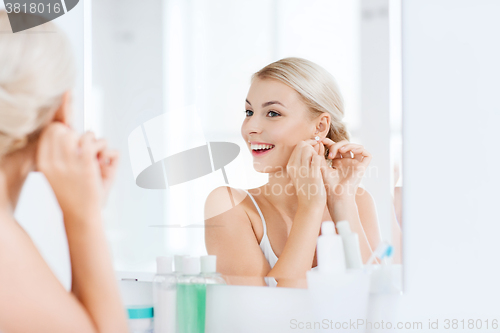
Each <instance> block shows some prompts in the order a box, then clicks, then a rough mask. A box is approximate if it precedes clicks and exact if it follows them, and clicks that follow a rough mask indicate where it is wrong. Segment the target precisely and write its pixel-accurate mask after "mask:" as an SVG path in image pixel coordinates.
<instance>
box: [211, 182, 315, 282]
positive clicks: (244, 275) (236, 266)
mask: <svg viewBox="0 0 500 333" xmlns="http://www.w3.org/2000/svg"><path fill="white" fill-rule="evenodd" d="M228 189H229V190H228ZM245 196H246V194H244V193H240V192H238V191H237V190H235V189H230V188H228V187H219V188H217V189H215V190H214V191H212V193H210V195H209V196H208V198H207V200H206V204H205V216H206V220H205V244H206V247H207V252H208V254H214V255H216V256H217V271H218V272H220V273H222V274H223V275H226V276H228V278H229V279H230V280H231V281H234V283H236V284H244V285H257V286H265V285H266V283H265V281H264V279H263V278H264V277H273V278H275V279H276V280H277V282H278V287H297V286H299V287H304V284H303V283H302V282H303V281H301V280H303V279H305V277H306V275H305V272H306V271H308V270H310V269H311V265H312V261H313V258H314V251H315V249H316V239H317V238H318V234H319V229H320V225H321V218H322V216H323V210H324V205H323V207H321V206H319V205H318V206H317V207H316V206H314V205H311V204H308V205H299V207H298V209H297V213H296V215H295V219H294V222H293V225H292V229H291V231H290V235H289V237H288V240H287V242H286V244H285V247H284V249H283V252H282V253H281V255H280V257H279V259H278V261H277V263H276V265H275V266H274V267H273V269H271V267H270V266H269V263H268V262H267V260H266V258H265V256H264V254H263V253H262V250H261V248H260V246H259V244H258V241H257V239H256V238H255V233H254V231H253V228H252V224H251V222H250V219H249V217H248V215H247V213H246V212H245V210H244V208H243V206H242V205H236V206H234V207H232V205H231V202H236V203H238V202H241V201H242V200H243V199H244V197H245ZM246 200H250V199H249V198H247V199H246ZM216 212H218V213H219V214H218V215H216ZM221 212H222V213H221Z"/></svg>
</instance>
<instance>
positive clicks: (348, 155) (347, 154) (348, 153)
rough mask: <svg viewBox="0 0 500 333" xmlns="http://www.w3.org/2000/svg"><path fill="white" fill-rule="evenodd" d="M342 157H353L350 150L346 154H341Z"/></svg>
mask: <svg viewBox="0 0 500 333" xmlns="http://www.w3.org/2000/svg"><path fill="white" fill-rule="evenodd" d="M340 155H342V158H352V155H351V151H350V150H347V151H346V152H344V153H340Z"/></svg>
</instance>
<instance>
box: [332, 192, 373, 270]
mask: <svg viewBox="0 0 500 333" xmlns="http://www.w3.org/2000/svg"><path fill="white" fill-rule="evenodd" d="M327 205H328V211H329V212H330V215H331V217H332V221H334V222H338V221H342V220H345V221H349V225H350V227H351V230H352V232H355V233H357V234H358V236H359V247H360V250H361V257H362V259H363V263H365V262H366V261H368V259H369V258H370V256H371V255H372V252H373V250H374V249H375V248H376V247H377V246H378V244H379V243H380V232H379V228H378V221H377V211H376V208H375V203H374V201H373V199H372V196H371V195H370V193H368V191H366V190H365V189H362V188H358V189H357V193H356V197H355V198H352V197H346V198H334V197H332V196H330V197H329V198H328V200H327Z"/></svg>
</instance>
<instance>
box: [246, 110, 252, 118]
mask: <svg viewBox="0 0 500 333" xmlns="http://www.w3.org/2000/svg"><path fill="white" fill-rule="evenodd" d="M245 113H246V115H247V117H250V116H252V115H253V111H252V110H245Z"/></svg>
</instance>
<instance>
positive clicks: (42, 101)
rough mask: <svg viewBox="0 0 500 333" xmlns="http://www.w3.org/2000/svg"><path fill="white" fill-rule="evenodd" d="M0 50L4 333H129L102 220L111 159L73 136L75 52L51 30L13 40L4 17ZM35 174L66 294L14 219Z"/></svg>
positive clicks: (99, 145)
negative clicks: (65, 269)
mask: <svg viewBox="0 0 500 333" xmlns="http://www.w3.org/2000/svg"><path fill="white" fill-rule="evenodd" d="M9 15H15V16H18V17H16V19H23V20H30V21H31V20H37V17H36V16H33V15H29V14H28V15H27V14H14V13H12V14H9ZM11 19H12V17H11ZM38 20H39V19H38ZM41 23H43V22H41ZM0 50H1V51H0V64H1V65H0V271H1V273H0V295H1V296H0V331H1V332H75V331H78V332H127V331H128V329H127V321H126V317H125V313H124V311H123V306H122V304H121V300H120V295H119V290H118V286H117V284H116V281H115V277H114V272H113V267H112V261H111V255H110V253H109V251H108V248H107V243H106V236H105V233H104V227H103V224H102V220H101V215H100V208H101V204H102V202H103V200H104V197H105V193H106V192H107V189H108V188H109V185H110V183H111V180H112V178H113V175H114V173H115V170H116V163H117V155H116V153H115V152H113V151H111V150H109V149H108V148H107V147H106V143H105V141H103V140H96V139H95V137H94V135H93V134H92V133H91V132H87V133H86V134H84V135H82V136H80V135H78V134H77V133H76V132H75V131H74V130H73V129H71V128H70V118H71V108H70V100H71V98H70V96H71V92H70V91H71V89H72V88H73V85H74V83H75V79H76V68H75V65H74V59H73V55H72V51H71V44H70V42H69V41H68V40H67V39H66V37H65V36H64V34H63V32H62V31H60V30H59V29H58V28H57V27H56V26H55V25H54V24H53V23H51V22H48V23H45V24H42V25H39V26H36V27H34V28H32V29H30V31H29V32H28V33H25V32H21V33H16V34H14V33H12V32H11V28H10V24H9V18H8V17H7V13H6V12H5V11H2V10H0ZM31 171H41V172H42V173H43V174H44V175H45V177H46V179H47V181H48V183H49V184H50V186H51V187H52V190H53V192H54V194H55V197H56V198H57V201H58V202H59V205H60V208H61V211H62V215H63V220H64V226H65V230H66V236H67V240H68V248H69V253H70V259H71V275H72V283H71V292H68V291H67V290H66V289H65V288H64V286H63V285H62V284H61V283H60V281H59V280H58V279H57V277H56V276H55V275H54V273H53V272H52V270H51V269H50V267H49V266H48V265H47V263H46V262H45V261H44V260H43V258H42V256H41V254H40V253H39V252H38V250H37V248H36V246H35V244H34V243H33V241H32V240H31V238H30V237H29V236H28V234H27V233H26V232H25V231H24V229H23V228H22V227H21V225H19V224H18V223H17V221H16V219H15V217H14V211H15V209H16V205H17V202H18V199H19V196H20V193H21V189H22V188H23V185H24V183H25V181H26V178H27V177H28V174H29V173H30V172H31ZM29 195H31V196H33V194H29ZM44 231H45V232H46V233H47V234H49V235H50V234H51V232H53V231H51V230H44Z"/></svg>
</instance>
